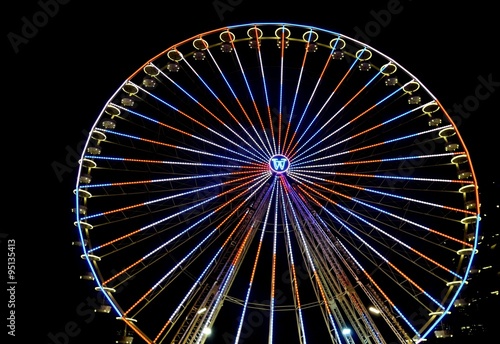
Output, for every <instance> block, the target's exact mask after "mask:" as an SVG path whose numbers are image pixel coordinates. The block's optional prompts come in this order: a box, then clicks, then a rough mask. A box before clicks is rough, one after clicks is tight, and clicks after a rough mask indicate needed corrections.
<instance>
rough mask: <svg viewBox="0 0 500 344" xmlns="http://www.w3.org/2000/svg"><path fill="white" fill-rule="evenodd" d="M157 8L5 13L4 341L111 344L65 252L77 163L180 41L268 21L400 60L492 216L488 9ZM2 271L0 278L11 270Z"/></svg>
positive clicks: (78, 4)
mask: <svg viewBox="0 0 500 344" xmlns="http://www.w3.org/2000/svg"><path fill="white" fill-rule="evenodd" d="M199 3H201V5H200V4H199ZM270 3H272V4H273V5H270ZM158 4H160V3H159V2H158V3H157V2H153V1H140V2H119V1H106V2H105V3H102V4H101V5H96V4H90V3H88V2H82V1H69V0H68V1H62V0H60V1H56V0H41V1H38V2H37V1H33V0H31V1H20V2H17V3H15V4H14V3H13V2H12V1H11V2H8V3H6V4H4V10H3V17H4V18H3V22H4V24H5V25H4V26H3V32H4V39H3V49H4V50H3V56H4V57H5V56H6V57H7V59H6V60H5V59H4V61H5V62H4V64H3V65H4V74H3V75H5V73H6V76H4V78H3V89H4V92H6V94H5V93H4V96H3V97H2V102H3V118H4V125H3V131H4V136H3V142H4V143H3V150H2V151H3V169H2V170H3V175H4V178H3V180H4V190H5V191H4V196H5V197H4V211H3V213H4V214H5V215H6V218H5V220H4V224H3V227H4V228H3V229H0V249H1V251H2V253H1V255H2V256H3V257H6V254H7V243H8V242H9V241H8V240H15V253H16V269H15V270H16V273H15V278H16V281H17V285H16V291H15V311H16V312H15V317H16V319H15V325H16V327H15V333H16V336H15V338H14V337H12V336H8V335H7V332H8V328H6V326H3V327H2V328H3V330H2V331H3V333H2V334H1V336H2V338H4V337H5V338H7V341H4V340H3V339H2V343H27V342H36V343H42V344H70V343H71V344H79V343H90V342H92V343H98V344H101V343H102V344H105V343H111V342H113V340H114V338H115V337H114V332H115V328H116V326H115V325H116V320H114V319H113V318H112V317H110V316H109V315H104V314H96V313H94V312H93V311H92V309H93V304H94V303H95V302H96V300H97V296H96V293H95V291H94V290H93V285H92V284H91V283H89V282H85V281H81V280H80V279H79V276H80V274H81V273H82V271H84V262H83V260H81V259H80V258H79V255H80V251H79V249H78V248H76V247H74V246H72V244H71V243H72V242H73V241H75V240H77V236H76V230H75V227H74V225H73V221H74V218H73V214H72V213H71V208H72V207H73V206H74V204H73V193H72V191H73V188H74V186H75V183H76V181H75V178H76V174H75V173H76V166H77V160H78V158H79V152H80V151H81V149H82V147H83V146H82V145H83V144H84V142H85V141H84V140H85V139H86V135H87V132H88V130H89V129H90V128H91V126H92V125H93V123H94V121H95V119H96V117H97V116H98V114H99V112H100V110H101V109H102V107H103V105H104V104H105V102H106V101H107V100H108V99H109V97H110V95H111V94H112V93H113V92H114V91H115V90H116V88H117V87H118V86H119V84H120V83H121V82H122V81H123V80H124V79H126V78H127V77H128V76H129V75H130V74H131V73H132V72H133V71H135V70H136V69H137V68H138V67H139V66H141V65H142V64H143V63H144V62H145V61H147V60H148V59H150V58H152V57H153V56H155V55H156V54H158V53H159V52H161V51H163V50H164V49H165V48H167V47H169V46H171V45H173V44H174V43H177V42H180V41H182V40H184V39H187V38H189V37H192V36H194V35H195V34H197V33H201V32H205V31H208V30H211V29H216V28H220V27H223V26H225V25H233V24H239V23H249V22H267V21H272V22H290V23H297V24H303V25H312V26H316V27H322V28H326V29H329V30H333V31H337V32H340V33H342V34H345V35H347V36H350V37H354V38H357V39H359V40H361V41H364V42H366V43H367V44H369V45H372V46H373V47H375V48H377V49H378V50H380V51H382V52H383V53H385V54H386V55H388V56H390V57H392V58H393V59H395V60H396V61H398V62H399V63H400V64H401V65H403V66H404V67H405V68H406V69H407V70H409V71H410V72H412V73H413V74H414V75H416V76H417V77H418V78H419V79H420V80H421V81H422V82H423V83H424V84H425V85H426V86H427V87H428V88H429V89H430V90H431V91H432V92H433V93H434V94H435V95H436V97H437V98H438V99H439V100H440V102H441V103H442V104H444V105H445V106H446V107H447V109H448V112H449V113H450V114H451V115H452V117H453V119H454V121H455V123H456V124H457V126H458V128H459V130H460V132H461V134H462V137H463V138H464V141H465V142H466V144H467V145H468V149H469V153H470V156H471V159H472V162H473V166H474V167H475V172H476V175H477V178H478V181H479V188H480V192H481V194H482V195H484V199H485V202H487V203H486V204H487V205H488V207H489V209H492V210H493V211H495V210H494V208H493V207H492V205H493V204H495V202H497V201H498V196H497V194H495V192H494V191H492V190H497V191H498V187H497V188H496V189H494V187H493V185H494V182H497V183H498V182H500V181H499V180H498V179H499V178H498V173H497V167H496V166H497V160H498V156H499V154H498V150H497V147H498V130H497V129H496V126H497V122H498V121H497V118H496V117H497V116H498V107H499V106H500V103H499V96H498V95H499V94H500V70H499V68H498V59H497V50H496V46H497V44H498V38H497V34H498V18H497V11H496V9H494V6H493V3H491V2H487V1H484V0H478V1H474V2H469V3H468V5H467V6H464V5H461V4H458V3H457V2H454V3H453V4H452V5H441V6H437V5H436V2H435V1H428V0H426V1H411V0H401V1H397V0H388V1H387V0H384V1H369V2H368V1H365V2H320V1H315V0H313V1H304V2H296V3H293V4H292V2H288V3H285V2H270V1H262V0H253V1H250V0H238V1H229V0H217V1H210V0H207V1H198V2H195V1H184V2H182V3H181V2H161V4H160V5H158ZM324 4H328V6H326V5H324ZM496 185H498V184H496ZM496 211H497V212H498V210H496ZM489 224H490V226H491V227H493V224H491V222H489ZM491 227H490V228H491ZM496 227H498V225H496ZM489 230H490V229H489ZM3 266H4V269H5V270H4V276H5V275H6V270H7V258H4V264H3ZM3 281H6V277H4V279H3ZM4 287H5V282H4ZM4 300H5V301H4V302H3V306H2V307H3V308H2V312H3V313H2V314H3V319H5V318H7V317H9V309H8V308H7V307H8V305H7V303H8V300H9V294H8V292H7V293H4ZM5 322H7V321H6V320H4V323H5ZM137 343H139V341H138V340H137Z"/></svg>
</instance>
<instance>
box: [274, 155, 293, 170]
mask: <svg viewBox="0 0 500 344" xmlns="http://www.w3.org/2000/svg"><path fill="white" fill-rule="evenodd" d="M269 167H270V168H271V171H273V172H274V173H285V172H286V171H287V170H288V168H289V167H290V161H289V160H288V158H287V157H286V156H284V155H281V154H277V155H274V156H273V157H272V158H271V160H269Z"/></svg>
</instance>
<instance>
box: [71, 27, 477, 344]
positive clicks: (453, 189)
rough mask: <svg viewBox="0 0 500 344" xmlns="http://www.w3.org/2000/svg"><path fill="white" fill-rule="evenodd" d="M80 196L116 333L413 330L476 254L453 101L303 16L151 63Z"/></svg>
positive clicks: (302, 335) (460, 281)
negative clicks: (447, 103) (447, 104)
mask: <svg viewBox="0 0 500 344" xmlns="http://www.w3.org/2000/svg"><path fill="white" fill-rule="evenodd" d="M74 194H75V197H74V200H75V204H76V205H75V208H74V212H75V217H76V219H75V226H76V228H77V232H78V234H79V239H80V244H81V247H82V252H81V257H82V259H84V260H85V261H86V262H87V263H88V268H89V274H88V276H87V277H86V278H87V279H89V280H92V281H94V282H93V283H95V289H96V290H97V291H98V292H99V293H100V294H101V295H102V299H103V305H102V306H103V307H105V308H107V309H108V310H109V311H110V313H112V314H113V316H115V317H116V318H117V320H118V321H119V322H121V324H122V325H123V328H124V335H123V337H122V338H121V339H120V341H119V342H121V343H131V342H132V337H134V338H135V339H136V340H137V341H139V342H145V343H249V342H253V343H255V342H268V343H282V342H283V340H281V339H282V338H285V337H286V338H287V343H301V344H303V343H307V342H311V343H318V342H321V343H339V344H340V343H395V342H397V343H418V342H420V341H422V340H424V339H425V338H427V337H429V336H432V335H433V331H434V330H435V328H436V326H437V325H439V324H440V323H441V322H442V320H443V318H444V317H446V315H447V314H449V313H450V312H452V311H453V308H452V307H453V304H454V301H455V299H456V298H457V296H458V295H459V292H460V290H461V288H462V287H463V286H464V284H465V283H467V279H468V274H469V269H470V267H471V262H472V260H473V258H474V255H475V253H476V250H477V249H476V247H477V233H478V225H479V220H480V218H479V198H478V190H477V182H476V177H475V173H474V170H473V166H472V163H471V160H470V156H469V153H468V151H467V148H466V145H465V143H464V141H463V139H462V137H461V136H460V134H459V132H458V130H457V126H456V125H455V124H454V123H453V122H452V120H451V118H450V116H449V115H448V114H447V112H446V111H445V109H444V107H443V106H442V105H441V103H440V102H439V100H438V99H436V97H434V95H433V94H432V93H431V92H430V91H429V90H428V89H427V88H426V87H425V86H424V85H423V84H422V83H421V82H420V81H419V80H418V79H417V78H416V77H415V76H413V75H412V74H411V73H410V72H409V71H407V70H406V69H405V68H404V67H403V66H401V65H400V64H398V62H396V61H394V60H393V59H391V58H390V57H388V56H386V55H384V54H383V53H382V52H380V51H378V50H376V49H375V48H373V47H371V46H368V45H366V44H364V43H362V42H359V41H357V40H354V39H352V38H350V37H347V36H345V35H342V34H340V33H336V32H332V31H329V30H325V29H322V28H318V27H311V26H306V25H297V24H290V23H250V24H242V25H234V26H229V27H223V28H219V29H216V30H213V31H209V32H203V33H200V34H198V35H196V36H193V37H190V38H188V39H186V40H184V41H182V42H179V43H177V44H174V45H172V46H170V47H169V48H167V49H166V50H164V51H163V52H161V53H159V54H158V55H157V56H154V57H153V58H151V59H150V60H149V61H147V62H146V63H145V64H144V65H142V66H140V68H138V69H137V70H136V71H135V72H133V73H132V74H131V76H130V77H129V78H127V79H126V80H125V81H124V82H123V83H122V84H121V85H119V87H118V88H117V90H116V92H115V93H114V94H112V96H111V97H110V98H109V101H108V102H107V103H106V104H105V106H104V107H103V109H102V112H101V113H100V114H99V115H98V116H97V120H96V121H95V123H94V125H93V127H92V129H91V131H90V134H89V137H88V140H87V142H86V146H85V149H84V152H83V154H82V157H81V160H80V167H79V170H78V177H77V181H76V188H75V190H74ZM132 334H133V335H132Z"/></svg>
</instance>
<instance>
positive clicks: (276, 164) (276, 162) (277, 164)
mask: <svg viewBox="0 0 500 344" xmlns="http://www.w3.org/2000/svg"><path fill="white" fill-rule="evenodd" d="M272 161H273V168H274V170H275V171H283V170H284V169H285V164H286V159H285V158H281V159H277V158H273V159H272Z"/></svg>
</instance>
